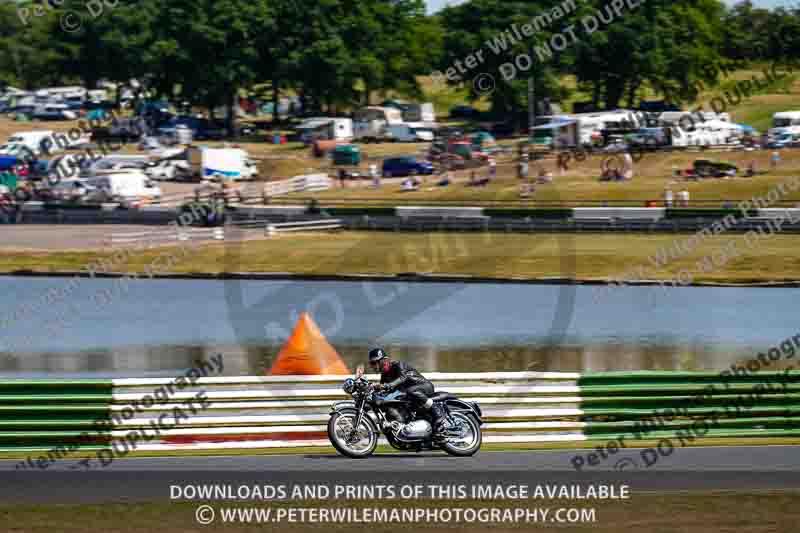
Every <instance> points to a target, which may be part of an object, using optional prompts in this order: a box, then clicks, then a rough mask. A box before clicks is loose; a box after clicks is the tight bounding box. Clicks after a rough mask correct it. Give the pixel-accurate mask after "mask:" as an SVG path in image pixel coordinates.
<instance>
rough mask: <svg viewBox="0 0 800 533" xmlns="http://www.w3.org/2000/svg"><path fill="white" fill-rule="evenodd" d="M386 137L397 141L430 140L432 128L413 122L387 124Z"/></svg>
mask: <svg viewBox="0 0 800 533" xmlns="http://www.w3.org/2000/svg"><path fill="white" fill-rule="evenodd" d="M386 137H387V138H388V139H389V140H392V141H397V142H432V141H433V138H434V135H433V130H431V129H430V128H426V127H424V126H420V125H415V124H389V125H387V126H386Z"/></svg>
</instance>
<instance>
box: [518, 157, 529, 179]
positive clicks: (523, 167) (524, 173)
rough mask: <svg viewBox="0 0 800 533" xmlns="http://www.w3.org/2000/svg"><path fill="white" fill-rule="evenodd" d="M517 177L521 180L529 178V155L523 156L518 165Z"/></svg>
mask: <svg viewBox="0 0 800 533" xmlns="http://www.w3.org/2000/svg"><path fill="white" fill-rule="evenodd" d="M517 177H518V178H519V179H521V180H526V179H528V157H527V156H523V157H522V159H520V161H519V165H518V166H517Z"/></svg>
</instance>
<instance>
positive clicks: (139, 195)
mask: <svg viewBox="0 0 800 533" xmlns="http://www.w3.org/2000/svg"><path fill="white" fill-rule="evenodd" d="M85 181H86V184H87V185H89V186H90V187H93V188H96V189H97V190H99V191H103V192H104V193H105V194H104V196H105V197H106V199H107V200H109V201H113V202H120V203H123V204H130V203H138V202H141V201H148V202H151V203H159V202H161V189H160V188H159V187H158V186H157V185H155V184H154V183H153V182H152V181H151V180H150V178H148V177H147V175H146V174H145V173H144V172H141V171H138V170H125V171H117V172H115V173H111V174H105V175H100V176H95V177H92V178H87V179H86V180H85Z"/></svg>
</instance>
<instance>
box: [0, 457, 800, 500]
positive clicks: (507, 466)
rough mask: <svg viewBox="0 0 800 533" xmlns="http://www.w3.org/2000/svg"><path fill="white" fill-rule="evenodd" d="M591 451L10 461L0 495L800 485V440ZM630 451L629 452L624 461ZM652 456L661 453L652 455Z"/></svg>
mask: <svg viewBox="0 0 800 533" xmlns="http://www.w3.org/2000/svg"><path fill="white" fill-rule="evenodd" d="M587 453H589V450H583V451H563V450H561V451H524V452H489V451H484V452H481V453H479V454H478V455H476V456H475V457H472V458H456V457H448V456H446V455H443V454H438V453H437V454H421V455H402V454H381V455H376V456H373V457H371V458H368V459H362V460H352V459H347V458H344V457H340V456H337V455H272V456H233V457H164V458H134V459H127V460H119V461H115V462H114V463H112V464H110V465H109V466H107V467H105V468H100V467H97V468H95V469H89V470H85V469H74V470H72V469H70V468H69V467H74V466H75V463H76V461H75V460H64V461H62V462H61V463H59V464H56V465H53V466H51V467H50V468H49V469H47V470H32V469H27V470H25V469H16V465H17V464H18V463H19V461H0V470H2V471H3V473H2V474H0V501H2V502H15V501H20V502H51V503H99V502H108V501H169V498H170V486H172V485H186V484H192V485H198V484H212V483H213V484H225V485H231V486H233V487H236V486H239V485H278V484H283V485H287V486H292V485H298V484H299V485H302V484H327V485H335V484H387V483H392V484H405V483H409V484H442V483H447V484H488V483H491V484H504V485H510V484H526V485H529V486H533V485H537V484H570V485H572V484H578V485H589V484H593V485H597V484H615V485H620V484H627V485H629V486H630V488H631V491H664V490H670V491H687V490H723V489H724V490H748V491H749V490H766V489H800V447H798V446H763V447H705V448H682V449H676V450H674V452H673V453H672V454H670V455H667V456H659V458H658V460H657V461H656V462H655V463H654V464H652V465H651V466H649V467H648V466H647V465H646V464H645V461H644V459H643V456H642V451H641V450H639V449H630V450H624V451H622V452H620V453H618V454H616V455H614V456H611V457H609V459H608V460H606V461H601V462H600V464H597V465H595V466H593V467H586V468H583V469H581V470H576V469H575V468H574V467H573V464H572V461H573V458H574V457H575V455H576V454H582V455H583V456H584V457H585V456H586V454H587ZM623 459H628V461H624V460H623ZM648 462H652V459H651V458H648Z"/></svg>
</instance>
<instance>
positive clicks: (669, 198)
mask: <svg viewBox="0 0 800 533" xmlns="http://www.w3.org/2000/svg"><path fill="white" fill-rule="evenodd" d="M673 200H674V196H673V194H672V189H670V188H669V187H667V188H666V189H665V190H664V207H668V208H669V207H672V202H673Z"/></svg>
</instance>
